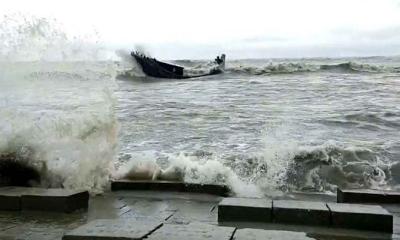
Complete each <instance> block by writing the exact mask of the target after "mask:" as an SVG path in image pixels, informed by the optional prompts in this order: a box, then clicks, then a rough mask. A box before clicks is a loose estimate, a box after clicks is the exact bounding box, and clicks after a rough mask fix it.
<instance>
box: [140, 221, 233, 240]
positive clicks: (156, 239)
mask: <svg viewBox="0 0 400 240" xmlns="http://www.w3.org/2000/svg"><path fill="white" fill-rule="evenodd" d="M234 232H235V228H234V227H220V226H216V225H211V224H205V223H189V224H164V225H163V226H162V227H161V228H160V229H158V230H156V231H155V232H153V233H152V234H150V236H148V238H147V239H148V240H161V239H162V240H165V239H168V240H203V239H209V240H230V239H231V238H232V235H233V233H234Z"/></svg>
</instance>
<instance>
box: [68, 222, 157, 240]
mask: <svg viewBox="0 0 400 240" xmlns="http://www.w3.org/2000/svg"><path fill="white" fill-rule="evenodd" d="M160 226H162V223H161V222H158V221H138V220H129V219H123V220H121V219H99V220H95V221H91V222H89V223H87V224H85V225H83V226H81V227H78V228H76V229H74V230H72V231H69V232H67V233H65V234H64V236H63V238H62V240H87V239H104V240H114V239H118V240H120V239H131V240H135V239H143V238H145V237H146V236H148V235H149V234H150V233H152V232H153V231H154V230H156V229H157V228H159V227H160Z"/></svg>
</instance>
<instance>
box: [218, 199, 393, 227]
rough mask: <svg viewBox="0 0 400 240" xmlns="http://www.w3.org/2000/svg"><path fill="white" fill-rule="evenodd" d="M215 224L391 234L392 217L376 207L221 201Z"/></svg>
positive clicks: (263, 200) (262, 200)
mask: <svg viewBox="0 0 400 240" xmlns="http://www.w3.org/2000/svg"><path fill="white" fill-rule="evenodd" d="M271 212H272V214H271ZM218 221H219V222H234V221H239V222H240V221H242V222H244V221H246V222H255V221H257V222H259V221H264V222H274V223H283V224H296V225H310V226H333V227H340V228H349V229H360V230H372V231H383V232H393V215H392V214H390V213H389V212H388V211H386V210H385V209H384V208H383V207H381V206H378V205H360V204H341V203H324V202H305V201H293V200H274V201H271V200H267V199H252V198H224V199H223V200H222V201H221V202H220V203H219V204H218Z"/></svg>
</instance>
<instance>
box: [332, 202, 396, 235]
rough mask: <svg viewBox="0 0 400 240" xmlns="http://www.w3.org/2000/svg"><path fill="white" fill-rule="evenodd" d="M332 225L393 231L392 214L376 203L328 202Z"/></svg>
mask: <svg viewBox="0 0 400 240" xmlns="http://www.w3.org/2000/svg"><path fill="white" fill-rule="evenodd" d="M327 206H328V208H329V210H330V212H331V224H332V226H334V227H342V228H353V229H360V230H372V231H382V232H393V215H392V214H390V213H389V212H388V211H386V209H384V208H383V207H381V206H378V205H361V204H346V203H328V204H327Z"/></svg>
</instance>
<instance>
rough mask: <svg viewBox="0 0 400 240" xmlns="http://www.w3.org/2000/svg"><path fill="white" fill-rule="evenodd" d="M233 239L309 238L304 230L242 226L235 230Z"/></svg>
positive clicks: (307, 239)
mask: <svg viewBox="0 0 400 240" xmlns="http://www.w3.org/2000/svg"><path fill="white" fill-rule="evenodd" d="M233 239H235V240H259V239H262V240H276V239H280V240H311V239H314V238H310V237H307V236H306V234H305V233H304V232H289V231H277V230H260V229H250V228H244V229H239V230H237V231H236V232H235V235H234V238H233Z"/></svg>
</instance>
